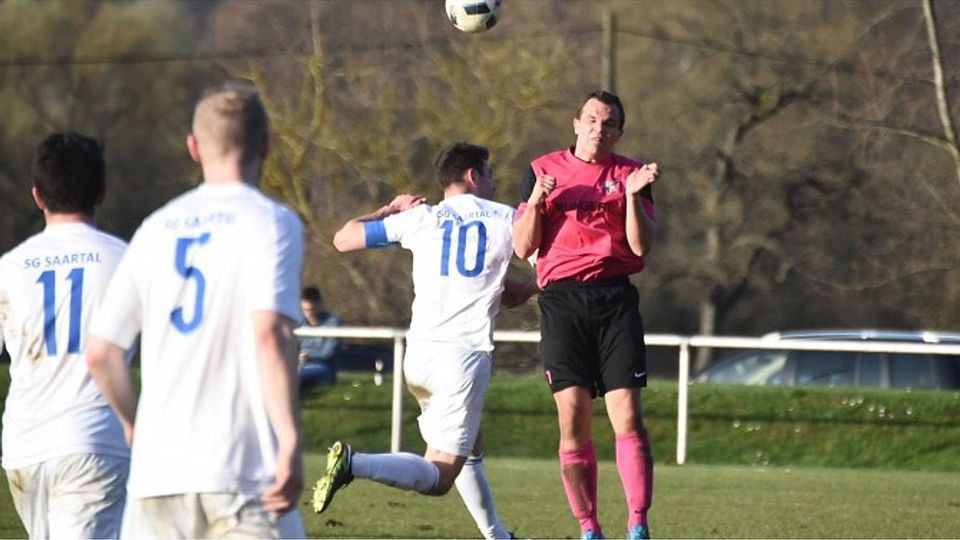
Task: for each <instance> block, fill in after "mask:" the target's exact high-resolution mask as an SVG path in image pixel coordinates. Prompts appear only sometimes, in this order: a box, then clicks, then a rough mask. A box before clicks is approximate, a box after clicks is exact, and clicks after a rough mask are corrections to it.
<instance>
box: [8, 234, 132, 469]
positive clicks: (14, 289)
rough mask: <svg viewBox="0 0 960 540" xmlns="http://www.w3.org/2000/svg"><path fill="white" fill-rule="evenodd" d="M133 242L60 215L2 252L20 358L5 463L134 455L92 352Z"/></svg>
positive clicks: (11, 342) (14, 362)
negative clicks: (92, 329)
mask: <svg viewBox="0 0 960 540" xmlns="http://www.w3.org/2000/svg"><path fill="white" fill-rule="evenodd" d="M125 249H126V243H125V242H123V241H122V240H120V239H118V238H115V237H113V236H111V235H109V234H106V233H104V232H102V231H98V230H97V229H96V228H94V227H93V226H91V225H88V224H85V223H59V224H51V225H48V226H47V228H46V229H45V230H44V231H43V232H41V233H39V234H36V235H34V236H32V237H30V238H29V239H27V240H26V241H24V242H23V243H21V244H20V245H19V246H17V247H16V248H14V249H13V250H11V251H10V252H8V253H7V254H5V255H4V256H3V258H2V259H0V328H2V331H3V337H4V341H5V342H6V346H7V350H8V351H9V352H10V358H11V364H10V375H11V383H10V390H9V393H8V395H7V401H6V409H5V411H4V414H3V466H4V468H7V469H13V468H20V467H24V466H28V465H32V464H35V463H40V462H42V461H46V460H47V459H50V458H53V457H59V456H65V455H70V454H83V453H97V454H105V455H114V456H120V457H126V456H128V455H129V451H128V449H127V446H126V442H125V441H124V439H123V430H122V429H121V427H120V424H119V422H118V421H117V419H116V416H114V414H113V412H111V411H110V407H109V405H108V404H107V402H106V400H104V398H103V396H102V395H101V394H100V392H99V390H98V389H97V387H96V384H95V383H94V382H93V380H92V379H91V378H90V375H89V373H88V372H87V366H86V362H85V360H84V358H83V352H84V350H85V346H86V331H87V323H88V321H89V320H90V316H91V314H92V312H93V310H94V309H95V308H96V306H97V304H98V303H99V301H100V299H101V298H102V296H103V294H104V291H105V290H106V287H107V284H108V282H109V280H110V277H111V275H112V274H113V272H114V270H115V268H116V267H117V264H118V263H119V262H120V258H121V257H122V255H123V252H124V250H125Z"/></svg>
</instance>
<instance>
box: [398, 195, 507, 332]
mask: <svg viewBox="0 0 960 540" xmlns="http://www.w3.org/2000/svg"><path fill="white" fill-rule="evenodd" d="M412 212H413V214H412V215H414V216H416V215H417V214H420V217H419V218H418V222H419V225H418V226H417V227H416V232H415V233H413V234H409V235H407V236H405V237H404V238H403V239H402V245H403V246H404V247H405V248H407V249H410V250H411V251H412V252H413V282H414V301H413V308H412V317H411V322H410V338H411V339H420V340H427V341H444V342H450V343H458V344H462V345H464V346H465V347H469V348H473V349H477V350H492V349H493V341H492V333H493V319H494V318H495V317H496V314H497V312H498V310H499V306H500V296H501V294H502V292H503V278H504V276H505V274H506V271H507V266H508V265H509V263H510V258H511V256H512V255H513V239H512V235H511V226H512V222H513V215H514V210H513V208H511V207H509V206H506V205H504V204H500V203H497V202H494V201H489V200H486V199H483V198H480V197H476V196H474V195H457V196H454V197H448V198H446V199H444V200H443V201H441V202H440V203H439V204H437V205H436V206H432V207H424V208H423V209H421V210H418V209H416V208H415V209H413V211H412ZM400 215H402V214H398V216H400Z"/></svg>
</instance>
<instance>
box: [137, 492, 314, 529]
mask: <svg viewBox="0 0 960 540" xmlns="http://www.w3.org/2000/svg"><path fill="white" fill-rule="evenodd" d="M121 536H122V537H123V538H306V536H307V533H306V531H304V528H303V519H302V518H301V517H300V511H299V510H296V509H294V510H291V511H289V512H287V513H286V514H284V515H282V516H280V517H279V518H278V517H277V516H276V515H274V514H273V512H269V511H267V510H265V509H264V508H263V504H262V503H261V502H260V496H259V495H250V494H242V493H184V494H181V495H166V496H163V497H146V498H143V499H132V498H131V499H129V500H127V510H126V512H125V513H124V516H123V532H122V533H121Z"/></svg>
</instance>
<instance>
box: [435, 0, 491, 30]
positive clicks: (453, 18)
mask: <svg viewBox="0 0 960 540" xmlns="http://www.w3.org/2000/svg"><path fill="white" fill-rule="evenodd" d="M501 3H503V0H446V9H447V18H448V19H450V23H451V24H453V25H454V26H455V27H457V30H461V31H463V32H470V33H474V32H486V31H487V30H489V29H491V28H493V25H495V24H497V21H498V20H500V4H501Z"/></svg>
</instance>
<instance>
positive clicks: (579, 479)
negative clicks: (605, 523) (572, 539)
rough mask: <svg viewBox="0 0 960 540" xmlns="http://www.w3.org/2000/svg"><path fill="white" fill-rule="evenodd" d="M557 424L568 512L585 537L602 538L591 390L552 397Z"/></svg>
mask: <svg viewBox="0 0 960 540" xmlns="http://www.w3.org/2000/svg"><path fill="white" fill-rule="evenodd" d="M553 399H554V401H555V402H556V405H557V418H558V420H559V423H560V450H559V454H560V473H561V478H562V479H563V489H564V491H565V492H566V494H567V502H568V503H569V504H570V511H571V512H572V513H573V516H574V517H575V518H577V521H579V522H580V532H581V534H582V535H583V536H584V537H589V538H601V537H602V535H603V531H602V528H601V526H600V521H599V520H598V518H597V455H596V453H595V451H594V448H593V437H592V434H591V429H592V427H593V424H592V414H593V404H592V396H591V394H590V390H589V389H587V388H584V387H580V386H572V387H570V388H565V389H563V390H560V391H559V392H555V393H554V394H553Z"/></svg>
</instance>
